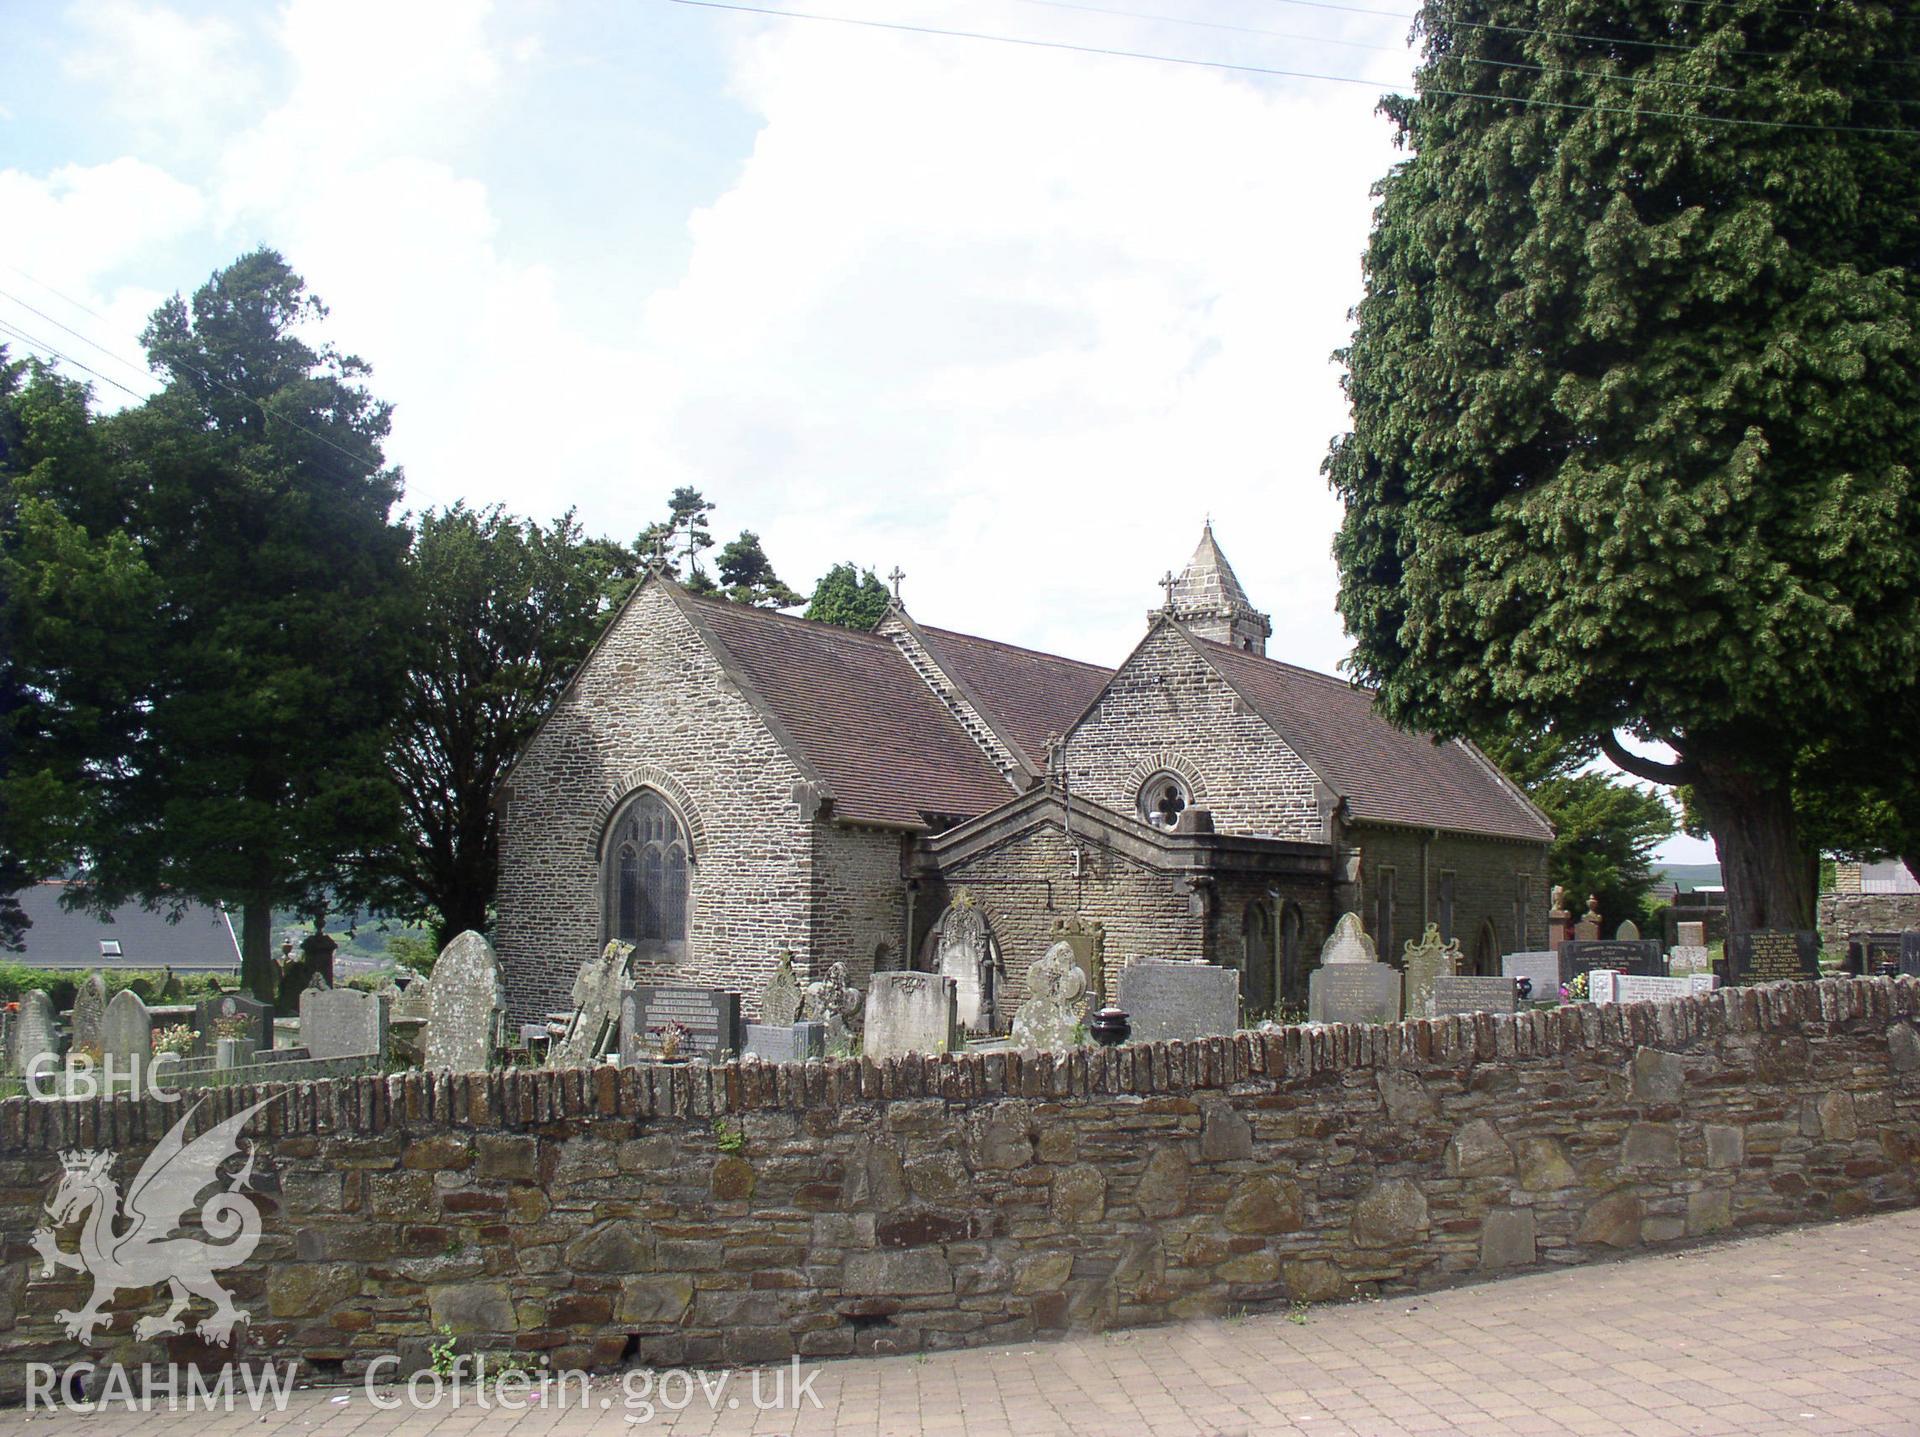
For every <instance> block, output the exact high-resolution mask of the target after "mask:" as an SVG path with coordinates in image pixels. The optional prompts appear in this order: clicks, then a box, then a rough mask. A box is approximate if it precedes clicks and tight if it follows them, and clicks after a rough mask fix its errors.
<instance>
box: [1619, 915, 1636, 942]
mask: <svg viewBox="0 0 1920 1437" xmlns="http://www.w3.org/2000/svg"><path fill="white" fill-rule="evenodd" d="M1613 936H1614V937H1615V938H1617V939H1619V941H1620V942H1622V943H1638V942H1639V941H1640V925H1639V924H1638V923H1635V922H1634V921H1633V920H1632V919H1631V918H1629V919H1627V920H1626V922H1624V923H1622V924H1621V925H1620V926H1619V927H1618V928H1616V929H1614V930H1613Z"/></svg>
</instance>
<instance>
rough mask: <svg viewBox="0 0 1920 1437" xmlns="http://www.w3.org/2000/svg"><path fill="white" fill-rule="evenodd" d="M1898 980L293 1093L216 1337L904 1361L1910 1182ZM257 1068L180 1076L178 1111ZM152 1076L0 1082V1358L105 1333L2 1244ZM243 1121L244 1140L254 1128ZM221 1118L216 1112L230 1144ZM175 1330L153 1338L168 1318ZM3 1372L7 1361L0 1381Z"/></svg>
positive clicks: (240, 1101) (447, 1078) (1912, 1010)
mask: <svg viewBox="0 0 1920 1437" xmlns="http://www.w3.org/2000/svg"><path fill="white" fill-rule="evenodd" d="M1916 1010H1920V980H1914V979H1906V978H1901V979H1866V980H1827V981H1823V982H1819V983H1803V984H1788V985H1781V986H1776V987H1769V988H1758V989H1737V990H1732V991H1726V992H1718V993H1713V994H1708V995H1702V996H1698V997H1694V998H1689V999H1686V1000H1683V1001H1677V1002H1672V1003H1663V1004H1658V1005H1655V1004H1635V1005H1629V1006H1625V1007H1613V1006H1607V1007H1599V1006H1578V1007H1567V1008H1561V1009H1557V1010H1550V1011H1540V1012H1534V1013H1528V1014H1522V1015H1517V1016H1501V1017H1495V1016H1492V1015H1479V1016H1477V1017H1471V1018H1468V1017H1456V1018H1448V1019H1439V1020H1430V1021H1416V1022H1410V1023H1404V1024H1399V1025H1395V1026H1391V1027H1359V1026H1331V1027H1323V1028H1317V1029H1307V1028H1287V1029H1282V1030H1279V1031H1274V1032H1267V1033H1242V1034H1239V1035H1237V1036H1235V1037H1233V1038H1230V1039H1214V1040H1210V1041H1206V1042H1198V1043H1185V1044H1182V1043H1168V1044H1152V1045H1137V1046H1132V1047H1127V1048H1122V1049H1118V1050H1114V1051H1107V1050H1097V1049H1096V1050H1090V1051H1082V1052H1076V1053H1074V1054H1073V1055H1071V1056H1070V1057H1054V1056H1049V1055H1039V1054H1035V1055H1022V1054H1018V1053H994V1054H973V1055H966V1056H961V1057H945V1058H935V1059H926V1060H919V1059H913V1060H904V1059H903V1060H891V1061H887V1062H883V1063H875V1062H872V1061H868V1060H848V1061H839V1062H825V1063H819V1062H816V1063H810V1064H806V1065H789V1066H783V1067H773V1066H763V1065H761V1064H758V1063H752V1062H749V1063H743V1064H727V1065H722V1066H717V1067H711V1068H709V1067H705V1066H694V1067H656V1068H633V1069H626V1070H620V1069H615V1068H610V1067H603V1068H598V1069H593V1070H586V1071H581V1070H574V1071H565V1072H553V1071H542V1070H512V1071H508V1072H497V1073H491V1074H473V1075H466V1076H459V1075H452V1074H446V1073H442V1074H437V1075H423V1074H407V1075H398V1076H392V1077H385V1078H362V1079H357V1080H339V1081H332V1082H320V1083H311V1084H300V1085H296V1086H295V1087H293V1088H291V1089H289V1090H287V1091H286V1096H285V1098H284V1101H283V1102H282V1103H281V1104H279V1105H277V1106H275V1107H273V1108H270V1109H268V1110H267V1116H266V1118H265V1119H264V1120H263V1121H262V1122H261V1123H259V1124H258V1125H257V1127H256V1130H255V1132H256V1133H257V1135H258V1143H259V1147H258V1154H257V1157H256V1160H255V1173H256V1186H257V1187H258V1189H259V1190H260V1193H261V1198H260V1203H261V1206H262V1208H263V1209H264V1210H265V1235H264V1236H263V1238H262V1239H261V1243H260V1246H259V1248H258V1250H257V1251H256V1253H255V1255H254V1259H253V1261H252V1262H250V1263H249V1264H248V1265H247V1266H245V1267H244V1268H241V1269H238V1270H236V1271H234V1272H233V1273H231V1274H230V1275H227V1279H228V1285H229V1287H230V1288H231V1289H232V1290H233V1291H234V1292H235V1294H236V1297H237V1299H238V1301H239V1302H240V1304H241V1305H242V1306H243V1307H244V1308H245V1309H246V1310H247V1311H248V1312H249V1313H250V1314H251V1317H252V1321H251V1324H250V1325H249V1326H247V1327H246V1328H244V1329H242V1336H241V1338H240V1339H239V1340H240V1342H241V1343H242V1352H243V1355H244V1356H245V1357H246V1358H248V1359H249V1360H267V1359H274V1360H279V1359H284V1358H287V1357H293V1356H298V1357H301V1358H304V1359H306V1360H307V1361H309V1362H311V1363H315V1364H322V1365H325V1366H326V1367H328V1368H329V1369H331V1370H337V1371H343V1372H346V1373H348V1374H351V1373H353V1372H355V1371H356V1370H358V1369H359V1368H360V1366H361V1365H362V1364H364V1363H365V1362H366V1361H367V1360H369V1359H370V1358H372V1357H373V1356H375V1355H378V1354H384V1353H389V1352H398V1353H400V1355H401V1356H402V1359H403V1361H406V1362H408V1363H419V1362H422V1361H424V1360H425V1344H426V1342H427V1341H428V1340H429V1339H430V1338H431V1336H432V1335H433V1329H436V1328H438V1327H439V1326H440V1325H441V1324H443V1323H444V1324H446V1325H448V1326H450V1327H451V1328H452V1329H453V1331H454V1332H455V1333H456V1334H458V1335H459V1337H460V1340H461V1342H462V1344H463V1345H465V1346H467V1347H470V1348H479V1349H483V1350H490V1351H510V1352H515V1353H519V1354H522V1355H523V1356H524V1357H525V1358H527V1359H531V1358H532V1357H533V1356H534V1355H535V1354H538V1355H542V1356H545V1357H547V1358H548V1359H549V1360H550V1361H551V1362H553V1363H554V1364H555V1365H556V1366H563V1367H564V1366H574V1365H599V1366H605V1365H611V1364H616V1363H619V1362H622V1361H626V1360H640V1361H646V1362H654V1363H682V1362H688V1363H730V1362H751V1361H759V1360H770V1359H780V1358H784V1357H785V1356H786V1355H787V1354H789V1353H799V1354H802V1355H805V1356H832V1355H838V1354H845V1353H870V1352H901V1351H912V1350H919V1349H925V1348H935V1347H951V1346H960V1345H967V1344H976V1343H988V1342H997V1341H1008V1340H1023V1341H1024V1340H1027V1339H1029V1338H1032V1337H1035V1336H1040V1335H1044V1334H1048V1333H1058V1332H1063V1331H1068V1330H1074V1329H1099V1328H1104V1327H1108V1326H1112V1325H1115V1324H1127V1323H1148V1322H1161V1321H1167V1320H1171V1319H1178V1318H1185V1317H1195V1316H1202V1315H1207V1314H1218V1313H1222V1312H1227V1311H1231V1310H1234V1309H1237V1308H1239V1307H1241V1306H1243V1305H1247V1306H1256V1307H1257V1306H1259V1305H1261V1304H1271V1303H1284V1302H1289V1301H1296V1300H1298V1301H1322V1300H1330V1299H1337V1298H1341V1297H1345V1296H1347V1295H1349V1294H1354V1293H1361V1294H1372V1293H1382V1292H1393V1291H1405V1290H1413V1289H1420V1288H1428V1287H1432V1286H1435V1285H1438V1284H1444V1283H1448V1282H1453V1281H1457V1280H1460V1279H1464V1278H1469V1277H1473V1276H1476V1275H1479V1274H1485V1273H1489V1272H1493V1271H1499V1270H1504V1269H1510V1268H1518V1267H1524V1266H1527V1265H1530V1264H1567V1263H1578V1262H1585V1261H1589V1260H1592V1259H1594V1258H1596V1257H1600V1256H1604V1255H1607V1254H1610V1253H1614V1252H1617V1251H1620V1250H1624V1249H1631V1248H1636V1247H1640V1246H1643V1245H1658V1244H1663V1243H1672V1242H1679V1241H1682V1240H1685V1239H1689V1238H1700V1237H1706V1236H1708V1235H1711V1234H1714V1233H1718V1232H1725V1231H1739V1230H1742V1229H1751V1228H1755V1227H1761V1226H1766V1225H1771V1224H1781V1223H1796V1222H1804V1221H1809V1220H1817V1219H1828V1218H1844V1217H1849V1216H1853V1215H1856V1214H1860V1213H1866V1212H1872V1211H1876V1210H1881V1209H1890V1208H1900V1207H1908V1206H1912V1205H1914V1203H1915V1201H1916V1184H1917V1182H1920V1032H1916V1029H1915V1015H1916ZM264 1095H265V1092H264V1090H255V1089H251V1088H238V1089H225V1090H219V1091H216V1092H214V1093H212V1094H209V1097H208V1104H207V1111H205V1112H203V1113H202V1114H201V1115H200V1120H201V1121H213V1120H217V1118H218V1117H219V1116H221V1115H224V1114H228V1113H232V1112H238V1111H240V1110H241V1109H243V1108H244V1107H246V1106H248V1105H250V1104H252V1103H254V1102H256V1101H258V1100H259V1099H260V1098H261V1097H262V1096H264ZM176 1116H177V1110H176V1109H173V1108H164V1107H162V1106H161V1105H159V1104H158V1103H152V1102H148V1103H134V1102H131V1101H129V1100H127V1099H124V1098H122V1099H118V1100H116V1101H113V1102H108V1103H99V1102H92V1103H86V1102H81V1103H45V1104H38V1103H28V1102H25V1101H24V1100H22V1099H17V1098H16V1099H8V1100H6V1101H5V1102H4V1103H0V1232H4V1234H5V1249H4V1266H0V1351H4V1354H5V1357H6V1359H7V1360H6V1361H4V1362H0V1382H18V1381H19V1380H20V1374H21V1372H22V1370H23V1363H24V1362H26V1361H54V1362H58V1361H65V1360H71V1359H79V1358H83V1357H85V1358H93V1359H96V1360H97V1359H99V1358H101V1357H102V1356H113V1357H118V1358H119V1359H121V1360H123V1361H140V1360H151V1361H156V1362H159V1361H165V1360H167V1359H168V1358H169V1357H170V1356H173V1357H176V1358H178V1357H179V1356H180V1355H182V1353H183V1352H189V1351H191V1350H192V1349H190V1348H188V1349H174V1350H172V1351H170V1350H169V1348H168V1346H167V1343H166V1342H164V1341H163V1342H159V1343H153V1344H145V1343H139V1342H136V1341H134V1340H133V1339H132V1337H131V1336H130V1335H129V1334H130V1329H131V1327H132V1317H133V1315H134V1314H135V1313H136V1312H141V1313H144V1312H152V1311H157V1310H158V1305H159V1303H160V1302H161V1301H162V1300H163V1298H162V1295H161V1294H159V1293H137V1294H123V1295H122V1299H121V1301H120V1304H119V1305H118V1306H116V1307H115V1308H114V1311H115V1313H116V1314H117V1316H116V1320H115V1322H114V1324H113V1328H112V1330H111V1333H110V1335H109V1338H108V1342H109V1344H110V1351H108V1352H106V1353H102V1352H100V1351H98V1350H94V1351H88V1352H83V1351H81V1350H80V1349H78V1348H77V1347H76V1346H75V1345H74V1344H72V1343H71V1342H69V1341H68V1340H67V1339H66V1338H65V1337H64V1336H63V1334H62V1332H61V1330H60V1328H59V1327H58V1326H57V1324H56V1322H55V1321H54V1318H53V1316H52V1314H53V1313H55V1312H56V1311H57V1310H59V1309H61V1308H69V1307H77V1306H78V1305H79V1304H80V1303H81V1302H82V1301H83V1300H84V1299H85V1296H86V1290H87V1289H86V1283H85V1280H84V1279H82V1278H80V1277H78V1276H77V1275H75V1274H72V1273H69V1272H65V1271H61V1272H60V1273H59V1274H58V1275H57V1276H56V1277H53V1278H48V1279H44V1280H43V1279H40V1278H39V1277H38V1276H37V1273H38V1270H39V1262H38V1258H37V1257H36V1256H35V1254H34V1253H33V1252H32V1250H31V1249H30V1248H29V1246H28V1238H29V1234H31V1232H32V1231H33V1229H34V1228H35V1227H36V1225H37V1224H38V1223H39V1222H40V1221H41V1213H40V1204H41V1203H42V1201H43V1200H44V1199H45V1197H46V1196H47V1194H48V1193H49V1192H50V1191H51V1184H52V1183H53V1182H54V1181H55V1180H56V1179H57V1177H58V1175H59V1172H60V1157H59V1153H60V1152H61V1150H63V1149H69V1148H76V1147H83V1148H84V1147H112V1148H113V1149H115V1150H116V1151H117V1152H118V1153H119V1155H120V1156H119V1159H118V1166H117V1168H116V1174H117V1176H118V1177H119V1178H120V1180H121V1181H122V1182H123V1183H124V1181H125V1180H126V1177H127V1176H128V1175H130V1174H131V1173H132V1172H133V1171H134V1169H135V1167H136V1166H137V1164H138V1162H139V1160H140V1158H141V1157H142V1156H144V1154H145V1153H146V1152H147V1151H148V1150H149V1149H150V1147H151V1145H152V1144H153V1143H154V1142H155V1140H156V1139H157V1138H159V1136H160V1135H161V1134H162V1133H163V1132H165V1130H166V1129H167V1128H168V1127H169V1126H170V1125H171V1124H172V1123H173V1122H174V1120H175V1118H176ZM262 1128H263V1129H264V1131H260V1129H262ZM251 1135H254V1134H253V1133H250V1136H251ZM170 1341H184V1339H172V1340H170ZM12 1395H14V1396H17V1395H18V1394H17V1393H14V1394H12Z"/></svg>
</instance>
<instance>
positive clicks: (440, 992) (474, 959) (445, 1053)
mask: <svg viewBox="0 0 1920 1437" xmlns="http://www.w3.org/2000/svg"><path fill="white" fill-rule="evenodd" d="M506 1010H507V990H506V985H505V984H504V983H503V982H502V981H501V978H500V959H499V958H498V957H497V956H496V955H495V953H494V951H493V945H492V944H491V943H489V942H487V940H486V939H485V938H483V937H482V936H481V935H480V934H478V933H475V932H474V931H473V930H472V929H468V930H467V931H466V932H465V933H462V934H461V935H460V936H459V937H457V938H455V939H454V940H453V942H451V943H449V944H448V945H447V946H446V948H445V949H443V950H442V951H441V954H440V957H439V960H438V961H437V962H436V963H435V964H434V965H433V987H432V990H431V992H430V993H429V995H428V1009H427V1044H426V1068H427V1071H428V1072H437V1071H439V1070H440V1069H443V1068H450V1069H452V1070H453V1071H454V1072H456V1073H482V1072H485V1071H486V1070H487V1068H488V1067H490V1066H491V1065H492V1063H493V1054H494V1050H495V1049H496V1048H498V1047H499V1046H500V1034H501V1024H502V1022H503V1021H504V1020H505V1017H506Z"/></svg>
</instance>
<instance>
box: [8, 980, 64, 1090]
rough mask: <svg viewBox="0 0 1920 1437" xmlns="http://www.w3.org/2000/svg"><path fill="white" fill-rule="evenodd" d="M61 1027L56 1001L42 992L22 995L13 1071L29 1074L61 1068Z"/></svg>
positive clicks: (16, 1028) (14, 1045) (15, 1036)
mask: <svg viewBox="0 0 1920 1437" xmlns="http://www.w3.org/2000/svg"><path fill="white" fill-rule="evenodd" d="M59 1057H60V1025H59V1023H58V1022H57V1021H56V1020H55V1016H54V1011H53V999H51V998H49V997H48V996H47V995H46V994H45V993H44V992H42V991H41V990H40V989H38V988H32V989H29V990H28V991H27V992H25V993H22V994H21V995H20V1017H19V1019H18V1022H17V1025H16V1026H15V1028H14V1030H13V1070H14V1072H16V1073H20V1074H23V1075H24V1074H27V1073H32V1072H36V1071H49V1070H51V1069H53V1068H56V1067H58V1066H59V1061H58V1060H59Z"/></svg>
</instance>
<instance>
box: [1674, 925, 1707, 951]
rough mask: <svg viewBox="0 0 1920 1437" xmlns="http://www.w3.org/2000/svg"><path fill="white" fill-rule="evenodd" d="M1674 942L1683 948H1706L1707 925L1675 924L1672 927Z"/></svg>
mask: <svg viewBox="0 0 1920 1437" xmlns="http://www.w3.org/2000/svg"><path fill="white" fill-rule="evenodd" d="M1673 931H1674V935H1675V937H1674V942H1675V943H1676V944H1678V945H1679V946H1680V947H1683V948H1704V947H1706V946H1707V925H1706V924H1704V923H1676V924H1674V925H1673Z"/></svg>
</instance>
